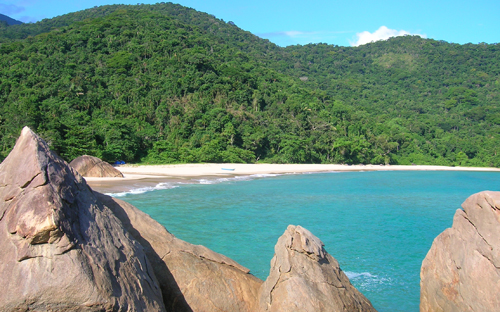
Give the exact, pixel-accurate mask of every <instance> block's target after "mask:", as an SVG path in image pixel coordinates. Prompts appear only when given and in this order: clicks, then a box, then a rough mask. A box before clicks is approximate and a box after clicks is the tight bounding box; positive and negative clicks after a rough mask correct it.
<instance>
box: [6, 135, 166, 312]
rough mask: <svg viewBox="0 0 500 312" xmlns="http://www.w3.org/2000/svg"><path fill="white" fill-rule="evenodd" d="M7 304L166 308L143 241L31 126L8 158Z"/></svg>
mask: <svg viewBox="0 0 500 312" xmlns="http://www.w3.org/2000/svg"><path fill="white" fill-rule="evenodd" d="M0 251H1V252H0V281H2V285H3V286H2V291H0V311H164V310H165V308H164V305H163V301H162V296H161V291H160V288H159V286H158V282H157V280H156V278H155V275H154V272H153V271H152V268H151V264H150V263H149V262H148V260H147V258H146V255H145V253H144V251H143V248H142V246H141V245H140V244H139V243H137V242H136V241H135V240H133V239H132V238H131V237H130V236H129V234H128V233H127V232H126V230H125V229H124V228H123V226H122V224H121V222H120V221H119V220H118V219H117V218H116V217H115V216H114V214H113V213H112V212H111V210H110V209H108V208H107V207H106V206H104V205H103V204H102V203H100V202H99V201H98V200H97V199H96V197H95V196H94V194H93V192H92V190H91V189H90V188H89V187H88V186H87V184H86V183H85V180H84V179H83V178H82V177H81V176H80V175H79V174H78V173H76V172H75V171H74V170H73V169H72V168H71V167H69V166H68V164H67V163H66V162H64V161H63V160H62V159H60V158H59V157H58V156H57V155H55V154H54V153H52V152H51V151H50V150H49V147H48V146H47V144H46V143H45V142H44V141H43V140H42V139H40V138H39V137H38V136H37V135H36V134H34V133H33V132H32V131H31V130H30V129H29V128H24V129H23V131H22V134H21V136H20V138H19V139H18V141H17V143H16V145H15V147H14V149H13V150H12V152H11V153H10V154H9V156H8V157H7V158H6V159H5V160H4V161H3V163H2V164H1V165H0Z"/></svg>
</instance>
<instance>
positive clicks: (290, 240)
mask: <svg viewBox="0 0 500 312" xmlns="http://www.w3.org/2000/svg"><path fill="white" fill-rule="evenodd" d="M274 250H275V255H274V257H273V259H272V260H271V271H270V274H269V277H268V278H267V279H266V281H265V282H264V284H263V285H262V287H261V290H260V295H259V311H276V312H277V311H280V312H283V311H290V312H291V311H310V312H313V311H314V312H317V311H375V309H374V308H373V306H372V305H371V303H370V301H369V300H368V299H367V298H366V297H365V296H363V294H361V293H360V292H359V291H358V290H357V289H356V288H355V287H354V286H352V285H351V283H350V281H349V278H347V276H346V275H345V274H344V272H343V271H342V270H341V269H340V267H339V264H338V262H337V260H335V259H334V258H333V257H332V256H330V255H329V254H328V253H327V252H326V251H325V249H324V248H323V243H322V242H321V241H320V240H319V238H317V237H316V236H314V235H313V234H312V233H311V232H309V231H308V230H306V229H304V228H303V227H301V226H293V225H289V226H288V228H287V229H286V231H285V233H284V234H283V235H282V236H281V237H280V238H279V239H278V243H277V244H276V246H275V249H274Z"/></svg>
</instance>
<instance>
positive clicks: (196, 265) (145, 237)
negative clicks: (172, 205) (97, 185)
mask: <svg viewBox="0 0 500 312" xmlns="http://www.w3.org/2000/svg"><path fill="white" fill-rule="evenodd" d="M96 195H97V197H98V198H99V200H100V201H102V202H103V203H104V204H105V205H106V206H108V207H109V208H110V209H111V210H113V212H114V214H115V215H116V216H117V217H118V218H119V219H120V220H121V221H122V223H123V225H124V226H125V227H126V228H127V230H128V231H129V232H130V233H131V235H132V236H134V237H135V238H136V239H137V240H138V241H139V242H140V243H141V244H142V245H143V246H144V248H145V251H146V254H147V256H148V258H149V260H150V261H151V263H152V265H153V268H154V271H155V274H156V276H157V278H158V280H159V283H160V286H161V288H162V293H163V298H164V302H165V306H166V308H167V310H170V311H203V312H211V311H214V312H215V311H228V312H230V311H241V312H244V311H249V312H250V311H255V309H254V304H255V303H256V301H257V294H258V290H259V287H260V286H261V284H262V281H261V280H260V279H258V278H256V277H255V276H253V275H251V274H249V270H248V269H247V268H245V267H243V266H241V265H240V264H238V263H236V262H235V261H233V260H231V259H230V258H228V257H226V256H224V255H221V254H218V253H216V252H214V251H212V250H210V249H208V248H206V247H204V246H200V245H192V244H190V243H187V242H185V241H183V240H180V239H178V238H176V237H175V236H174V235H172V234H171V233H169V232H168V231H167V230H166V229H165V227H163V226H162V225H161V224H159V223H158V222H156V221H155V220H153V219H152V218H151V217H150V216H149V215H147V214H146V213H144V212H142V211H140V210H139V209H137V208H136V207H134V206H132V205H130V204H128V203H126V202H124V201H122V200H119V199H116V198H112V197H109V196H107V195H103V194H99V193H96Z"/></svg>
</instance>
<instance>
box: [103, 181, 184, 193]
mask: <svg viewBox="0 0 500 312" xmlns="http://www.w3.org/2000/svg"><path fill="white" fill-rule="evenodd" d="M176 187H178V186H177V185H174V184H173V183H165V182H162V183H158V184H157V185H155V186H146V187H139V188H136V189H131V190H130V191H127V192H120V193H106V195H109V196H111V197H123V196H127V195H129V194H131V195H138V194H144V193H147V192H151V191H157V190H168V189H172V188H176Z"/></svg>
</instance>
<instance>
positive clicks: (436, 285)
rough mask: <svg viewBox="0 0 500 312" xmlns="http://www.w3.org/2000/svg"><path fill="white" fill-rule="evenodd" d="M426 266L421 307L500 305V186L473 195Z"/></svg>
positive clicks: (446, 308)
mask: <svg viewBox="0 0 500 312" xmlns="http://www.w3.org/2000/svg"><path fill="white" fill-rule="evenodd" d="M462 208H463V210H462V209H458V210H457V211H456V213H455V217H454V218H453V225H452V227H451V228H449V229H446V230H445V231H444V232H443V233H441V234H439V235H438V236H437V237H436V239H434V242H433V243H432V246H431V249H430V250H429V252H428V253H427V256H426V257H425V259H424V261H423V262H422V268H421V270H420V311H498V309H499V307H500V235H499V234H500V192H489V191H486V192H481V193H477V194H474V195H472V196H470V197H469V198H468V199H467V200H466V201H465V202H464V203H463V204H462Z"/></svg>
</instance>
